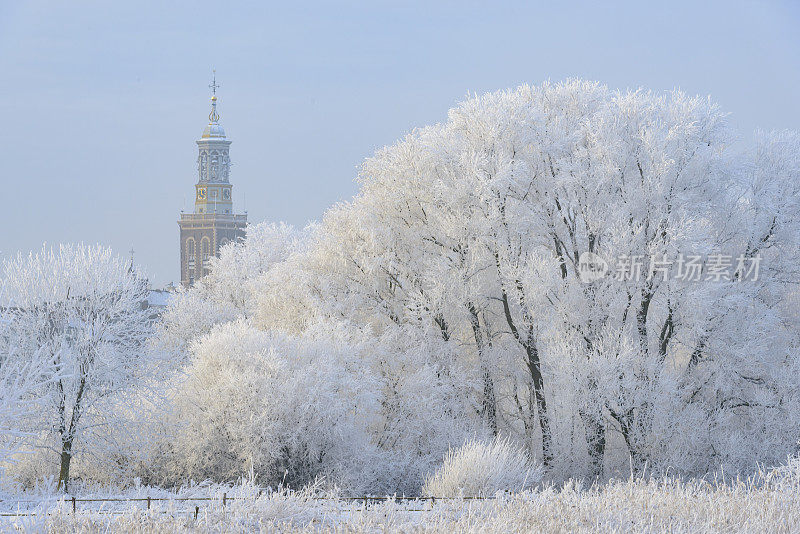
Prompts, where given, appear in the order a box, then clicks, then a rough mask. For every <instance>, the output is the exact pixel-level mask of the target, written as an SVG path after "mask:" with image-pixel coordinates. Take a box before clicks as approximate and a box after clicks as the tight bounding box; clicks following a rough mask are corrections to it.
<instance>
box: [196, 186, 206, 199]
mask: <svg viewBox="0 0 800 534" xmlns="http://www.w3.org/2000/svg"><path fill="white" fill-rule="evenodd" d="M197 198H199V199H200V200H205V198H206V188H205V187H200V188H198V189H197Z"/></svg>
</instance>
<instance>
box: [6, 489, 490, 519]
mask: <svg viewBox="0 0 800 534" xmlns="http://www.w3.org/2000/svg"><path fill="white" fill-rule="evenodd" d="M262 493H263V492H261V491H259V492H258V494H257V495H256V496H255V497H228V494H227V493H223V494H222V497H209V496H205V497H203V496H198V497H177V496H176V497H108V498H78V497H75V496H73V497H69V498H66V499H63V498H59V499H51V500H35V499H0V505H9V504H10V505H19V504H41V503H43V502H53V501H56V502H57V501H60V500H62V499H63V500H64V502H66V503H71V504H72V513H76V512H77V510H78V504H79V503H97V502H99V503H106V502H113V503H121V502H141V503H145V502H146V503H147V509H148V510H150V506H151V504H152V503H153V502H170V501H171V502H188V501H200V502H210V501H216V502H220V503H221V504H222V507H223V508H225V507H226V506H227V504H228V502H230V501H247V500H255V499H257V498H259V497H260V496H261V495H262ZM493 499H496V497H495V496H493V495H492V496H486V497H469V496H467V497H406V496H384V497H374V496H366V495H365V496H360V497H313V498H312V499H311V500H314V501H343V502H348V503H363V504H365V505H366V504H374V503H381V502H390V501H392V502H398V503H404V502H405V503H413V502H430V503H431V505H434V504H436V501H455V500H463V501H482V500H493ZM93 511H95V512H98V513H103V514H123V513H126V512H127V510H93ZM192 511H194V517H195V519H197V516H198V514H199V512H200V507H199V506H198V505H196V506H195V507H194V510H191V509H189V510H184V511H183V513H191V512H192ZM404 511H407V512H425V511H428V510H426V509H407V510H404ZM33 515H38V514H37V513H36V512H32V511H30V510H25V511H20V512H0V517H23V516H33Z"/></svg>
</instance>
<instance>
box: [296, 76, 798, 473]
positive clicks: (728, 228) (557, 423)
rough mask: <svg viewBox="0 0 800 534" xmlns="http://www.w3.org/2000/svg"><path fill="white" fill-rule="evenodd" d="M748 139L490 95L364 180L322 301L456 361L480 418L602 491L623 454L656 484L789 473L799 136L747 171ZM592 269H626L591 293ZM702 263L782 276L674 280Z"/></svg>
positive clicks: (709, 118)
mask: <svg viewBox="0 0 800 534" xmlns="http://www.w3.org/2000/svg"><path fill="white" fill-rule="evenodd" d="M731 142H732V133H731V132H730V131H729V129H728V128H727V126H726V124H725V115H724V114H723V113H722V112H721V111H720V110H719V109H718V107H717V106H716V105H714V104H713V103H712V102H710V101H709V100H708V99H702V98H692V97H688V96H686V95H684V94H682V93H680V92H674V93H671V94H667V95H656V94H653V93H649V92H644V91H637V92H613V91H609V90H608V89H607V88H605V87H603V86H600V85H598V84H594V83H588V82H582V81H571V82H567V83H562V84H544V85H542V86H539V87H528V86H523V87H521V88H519V89H517V90H513V91H502V92H498V93H492V94H487V95H484V96H481V97H474V98H469V99H467V100H466V101H464V102H463V103H461V104H460V105H459V106H457V107H456V108H455V109H453V110H451V112H450V114H449V118H448V121H447V122H446V123H444V124H442V125H437V126H434V127H429V128H423V129H420V130H417V131H415V132H413V133H412V134H410V135H409V136H408V137H407V138H406V139H404V140H402V141H400V142H398V143H397V144H396V145H394V146H392V147H388V148H385V149H383V150H381V151H379V152H378V153H377V154H376V155H375V157H373V158H371V159H369V160H368V161H367V162H366V163H365V164H364V167H363V169H362V173H361V183H362V188H361V191H360V192H359V194H358V195H357V196H356V198H355V199H354V200H353V201H352V202H350V203H346V204H343V205H339V206H337V207H335V208H333V209H332V210H331V211H330V212H329V213H328V214H326V217H325V219H324V220H323V223H322V224H321V226H320V228H319V229H318V232H317V236H316V239H315V240H314V242H313V245H312V246H310V248H309V252H308V253H307V254H306V255H305V256H304V257H303V258H301V259H300V260H299V261H298V262H297V265H298V266H300V267H301V270H302V271H303V273H304V274H303V275H302V276H303V288H304V289H303V291H304V293H305V294H307V295H311V296H312V300H313V303H314V306H316V307H317V310H316V312H315V313H317V314H323V315H326V316H327V317H330V318H333V319H336V318H338V319H342V318H345V319H346V320H348V321H351V322H353V323H354V324H357V325H365V326H367V325H368V327H369V328H370V329H372V330H373V331H375V332H378V333H380V332H386V331H390V330H391V329H394V328H408V327H416V328H419V329H420V330H421V331H425V332H428V334H429V335H433V334H434V333H435V335H438V336H440V337H441V339H443V340H445V341H446V342H447V343H450V344H453V345H455V346H456V347H457V350H456V352H457V353H458V354H459V356H458V357H457V358H456V360H455V361H454V362H449V363H451V364H454V365H455V366H456V367H459V368H461V369H469V370H471V374H472V376H473V377H476V378H477V380H474V381H473V382H472V383H474V384H480V385H479V386H477V387H476V388H474V389H473V391H472V393H471V397H472V399H473V406H474V408H475V413H476V415H478V416H479V417H480V419H481V420H483V421H484V424H485V425H486V427H487V428H488V429H489V430H491V431H493V432H498V431H500V432H508V433H511V434H512V435H516V436H519V437H520V438H521V439H523V440H525V441H526V442H527V443H529V444H530V446H531V447H533V446H534V445H533V444H534V443H538V445H537V447H538V452H537V456H540V457H541V458H542V459H543V461H544V463H545V465H548V466H550V467H555V466H558V467H559V468H561V469H562V470H564V471H569V470H570V469H575V470H577V471H579V472H587V473H589V474H591V475H594V476H597V475H598V474H600V472H601V470H602V467H603V463H604V461H605V457H606V443H607V442H608V441H609V440H612V441H614V440H616V441H619V442H620V444H621V445H622V447H624V448H625V450H626V451H627V455H629V456H630V457H631V459H632V460H633V465H634V466H635V467H637V468H639V467H642V466H644V465H646V464H648V465H651V466H652V465H654V464H655V465H658V466H664V467H666V466H667V465H674V466H675V467H678V468H679V469H682V470H686V471H703V470H705V469H708V468H710V467H712V466H714V465H725V466H726V467H729V468H732V469H743V468H746V467H748V466H751V465H752V462H753V461H755V460H756V459H762V460H763V459H773V458H776V457H780V456H781V455H783V454H785V453H786V452H787V450H788V449H789V448H790V447H791V444H792V443H793V442H794V441H795V440H796V439H797V437H798V426H797V419H796V417H795V416H794V415H793V413H794V409H795V406H796V402H797V399H796V394H795V393H794V391H796V385H797V384H796V377H797V376H798V375H797V373H796V372H795V368H796V362H797V342H796V333H797V325H796V322H795V321H794V319H793V318H792V316H791V314H789V313H787V312H786V311H785V310H786V309H787V308H788V307H790V306H787V300H786V299H787V298H789V297H791V296H792V295H793V294H795V293H796V289H797V288H796V280H797V279H798V277H797V267H796V266H797V265H798V263H797V260H798V242H797V236H798V235H800V232H798V229H799V227H798V220H797V199H798V188H797V184H798V183H800V182H799V181H798V176H797V173H798V165H797V158H798V154H799V153H800V150H798V141H797V135H796V134H792V133H785V134H779V135H774V136H765V137H763V138H762V139H761V140H760V141H759V144H758V147H757V148H756V150H755V151H754V154H752V155H745V156H744V157H741V156H739V155H738V154H734V153H732V152H731V150H730V148H729V147H730V145H731ZM589 253H591V254H596V255H598V256H600V257H602V258H605V259H606V261H608V262H609V263H610V267H611V269H612V271H614V272H612V273H609V274H608V276H605V277H602V278H600V279H596V280H590V281H587V280H585V279H584V278H583V277H582V276H581V270H580V265H581V260H582V258H585V257H587V254H589ZM690 255H691V256H693V255H697V256H701V257H703V258H704V259H705V260H709V259H712V258H714V257H718V256H725V257H730V258H733V260H734V261H736V260H738V259H741V261H742V262H743V263H744V264H747V265H752V263H753V262H754V261H756V258H758V261H760V262H761V265H762V269H761V272H760V277H759V278H758V280H744V279H743V278H744V277H743V276H742V274H743V273H741V272H740V274H736V266H735V265H734V266H733V267H732V269H731V271H730V272H731V273H732V275H731V276H729V277H728V279H725V278H720V277H717V278H716V279H713V277H712V278H709V277H708V271H707V270H706V271H704V272H703V274H702V277H701V279H700V280H685V279H683V280H675V279H673V278H671V277H666V276H663V275H660V273H661V271H660V270H657V269H656V267H658V266H660V265H662V263H663V262H672V263H673V265H672V266H673V268H675V269H677V268H679V267H678V266H677V265H676V263H677V262H679V261H680V259H679V258H681V257H683V256H690ZM626 262H627V264H626ZM634 262H635V263H634ZM626 265H627V267H629V268H630V269H629V270H631V269H633V270H635V269H637V268H638V269H640V272H639V275H636V273H635V272H633V271H631V272H629V273H625V272H624V270H625V267H626ZM637 265H638V266H639V267H636V266H637ZM706 269H708V267H706ZM617 271H619V272H622V275H619V276H617ZM451 368H452V367H451ZM442 371H443V373H444V374H445V375H446V373H447V371H448V368H447V367H443V368H442ZM770 425H774V426H775V428H781V430H780V431H771V430H770V429H769V427H770ZM581 441H582V442H583V444H581V443H580V442H581ZM576 447H577V450H581V449H582V450H584V451H585V453H584V455H583V456H582V455H580V454H575V452H574V451H575V450H576ZM753 450H761V451H763V452H762V453H760V454H753V453H752V451H753ZM678 451H680V452H678ZM745 451H750V452H745ZM778 451H780V452H778ZM581 456H582V457H581ZM582 465H585V466H586V467H585V468H584V467H581V466H582Z"/></svg>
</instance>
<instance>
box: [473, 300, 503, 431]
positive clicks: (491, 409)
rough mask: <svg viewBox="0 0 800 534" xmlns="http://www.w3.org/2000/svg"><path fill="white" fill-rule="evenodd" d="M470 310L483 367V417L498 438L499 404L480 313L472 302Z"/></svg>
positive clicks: (479, 357)
mask: <svg viewBox="0 0 800 534" xmlns="http://www.w3.org/2000/svg"><path fill="white" fill-rule="evenodd" d="M467 308H468V309H469V318H470V325H471V326H472V333H473V334H474V335H475V344H476V345H477V346H478V359H479V360H480V365H481V374H482V378H483V398H482V400H481V415H482V416H483V417H484V418H485V419H486V424H487V425H489V429H490V430H491V431H492V435H493V436H497V402H496V400H495V395H494V382H493V381H492V375H491V374H490V372H489V366H488V362H486V341H485V340H484V339H483V334H482V333H481V325H480V320H479V319H478V311H477V310H476V309H475V305H474V304H472V303H471V302H470V303H469V304H468V305H467Z"/></svg>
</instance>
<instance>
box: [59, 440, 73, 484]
mask: <svg viewBox="0 0 800 534" xmlns="http://www.w3.org/2000/svg"><path fill="white" fill-rule="evenodd" d="M71 461H72V440H69V441H65V442H63V443H62V445H61V469H60V470H59V472H58V489H63V490H64V493H66V492H68V491H69V464H70V462H71Z"/></svg>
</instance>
